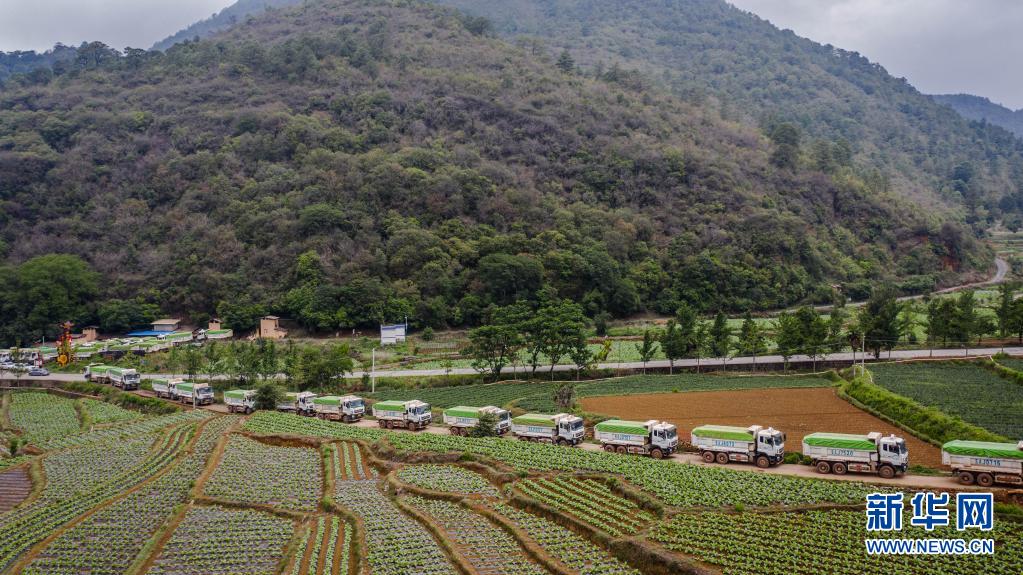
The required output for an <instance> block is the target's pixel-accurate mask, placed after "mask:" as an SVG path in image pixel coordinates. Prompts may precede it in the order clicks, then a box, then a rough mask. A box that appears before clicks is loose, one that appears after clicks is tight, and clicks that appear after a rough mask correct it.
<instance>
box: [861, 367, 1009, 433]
mask: <svg viewBox="0 0 1023 575" xmlns="http://www.w3.org/2000/svg"><path fill="white" fill-rule="evenodd" d="M844 391H845V393H846V395H848V396H849V397H851V398H853V399H855V400H856V401H858V402H860V403H862V404H863V405H865V406H867V407H868V408H870V409H872V410H875V411H876V412H877V413H880V414H882V415H884V416H886V417H888V418H890V419H891V420H893V421H896V422H898V423H900V424H902V425H904V426H906V427H907V428H909V429H910V430H911V431H912V432H913V434H914V435H917V436H919V437H922V438H924V439H928V440H931V441H934V442H937V443H945V442H947V441H952V440H954V439H966V440H973V441H1005V438H1004V437H1002V436H1000V435H998V434H995V433H991V432H990V431H988V430H986V429H981V428H980V427H977V426H975V425H971V424H969V423H966V422H965V421H963V420H961V419H959V418H958V417H952V416H950V415H948V414H946V413H943V412H941V411H938V410H936V409H933V408H930V407H925V406H923V405H920V404H919V403H917V402H915V401H913V400H911V399H909V398H907V397H903V396H901V395H896V394H894V393H892V392H890V391H888V390H887V389H884V388H882V387H879V386H876V385H874V384H873V383H870V382H869V381H868V379H867V378H865V377H857V378H855V379H853V380H852V381H850V382H848V383H847V384H846V385H845V388H844Z"/></svg>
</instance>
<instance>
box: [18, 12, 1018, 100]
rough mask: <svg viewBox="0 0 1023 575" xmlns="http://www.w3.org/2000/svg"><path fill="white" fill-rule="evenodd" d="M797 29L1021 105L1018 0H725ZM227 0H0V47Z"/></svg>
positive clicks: (119, 44)
mask: <svg viewBox="0 0 1023 575" xmlns="http://www.w3.org/2000/svg"><path fill="white" fill-rule="evenodd" d="M729 1H730V2H731V3H732V4H735V5H736V6H738V7H739V8H742V9H744V10H748V11H750V12H753V13H754V14H757V15H758V16H760V17H762V18H765V19H767V20H770V21H771V22H772V23H773V24H775V25H776V26H778V27H780V28H790V29H792V30H793V31H795V32H796V33H797V34H799V35H800V36H805V37H807V38H810V39H812V40H816V41H818V42H821V43H828V44H832V45H835V46H838V47H839V48H844V49H846V50H852V51H856V52H859V53H861V54H863V55H864V56H867V57H868V58H870V59H871V60H872V61H874V62H879V63H880V64H881V65H882V66H884V67H885V68H886V69H887V70H888V71H889V72H891V73H892V74H894V75H895V76H902V77H905V78H907V79H909V81H910V83H912V84H913V85H914V86H916V87H917V88H919V89H920V90H921V91H923V92H925V93H930V94H943V93H959V92H965V93H971V94H977V95H979V96H986V97H988V98H990V99H991V100H992V101H994V102H997V103H1000V104H1003V105H1006V106H1009V107H1011V108H1013V109H1019V108H1023V74H1020V73H1019V64H1020V61H1021V60H1023V34H1021V33H1020V32H1019V31H1020V30H1023V1H1021V0H729ZM232 3H233V0H0V51H11V50H45V49H47V48H50V47H52V46H53V45H54V44H55V43H57V42H63V43H65V44H71V45H77V44H80V43H81V42H82V41H86V40H89V41H92V40H99V41H101V42H104V43H106V44H108V45H110V46H113V47H114V48H118V49H124V48H125V47H127V46H131V47H134V48H148V47H150V46H152V45H153V44H154V43H155V42H157V41H159V40H162V39H163V38H165V37H167V36H169V35H171V34H173V33H175V32H177V31H178V30H181V29H182V28H185V27H186V26H188V25H189V24H191V23H193V22H196V21H198V20H201V19H203V18H207V17H209V16H210V15H211V14H213V13H214V12H217V11H219V10H221V9H223V8H225V7H226V6H228V5H230V4H232Z"/></svg>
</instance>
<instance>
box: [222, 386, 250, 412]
mask: <svg viewBox="0 0 1023 575" xmlns="http://www.w3.org/2000/svg"><path fill="white" fill-rule="evenodd" d="M224 404H225V405H227V410H228V411H230V412H231V413H245V414H249V413H252V412H253V411H254V410H255V409H256V392H255V390H252V389H232V390H229V391H225V392H224Z"/></svg>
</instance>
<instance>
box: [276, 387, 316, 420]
mask: <svg viewBox="0 0 1023 575" xmlns="http://www.w3.org/2000/svg"><path fill="white" fill-rule="evenodd" d="M314 399H316V394H315V393H313V392H311V391H299V392H294V391H289V392H287V393H285V394H284V399H283V400H281V401H280V402H279V403H278V404H277V411H286V412H291V413H296V414H298V415H310V416H311V415H314V409H313V400H314Z"/></svg>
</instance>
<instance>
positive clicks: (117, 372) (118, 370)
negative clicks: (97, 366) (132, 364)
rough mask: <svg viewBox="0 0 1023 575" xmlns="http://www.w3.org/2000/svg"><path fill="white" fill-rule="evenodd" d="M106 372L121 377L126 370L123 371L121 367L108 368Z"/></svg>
mask: <svg viewBox="0 0 1023 575" xmlns="http://www.w3.org/2000/svg"><path fill="white" fill-rule="evenodd" d="M107 371H108V372H109V373H111V374H113V375H122V374H124V372H125V371H127V370H126V369H124V368H123V367H111V368H110V369H109V370H107Z"/></svg>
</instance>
